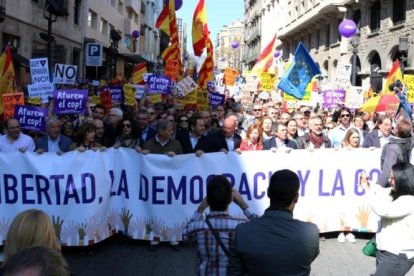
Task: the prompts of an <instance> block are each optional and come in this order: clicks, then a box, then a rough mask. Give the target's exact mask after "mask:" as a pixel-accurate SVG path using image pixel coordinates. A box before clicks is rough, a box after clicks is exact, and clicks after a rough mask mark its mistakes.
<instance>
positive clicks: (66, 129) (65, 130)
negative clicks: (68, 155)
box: [60, 120, 76, 141]
mask: <svg viewBox="0 0 414 276" xmlns="http://www.w3.org/2000/svg"><path fill="white" fill-rule="evenodd" d="M60 121H61V122H62V120H60ZM60 133H61V134H63V135H65V136H66V137H69V138H70V139H71V140H72V141H73V140H74V139H75V136H76V130H75V127H74V125H73V123H72V121H70V120H68V121H65V122H64V123H62V128H61V130H60Z"/></svg>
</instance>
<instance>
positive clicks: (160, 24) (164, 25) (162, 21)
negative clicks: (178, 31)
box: [155, 5, 170, 36]
mask: <svg viewBox="0 0 414 276" xmlns="http://www.w3.org/2000/svg"><path fill="white" fill-rule="evenodd" d="M155 27H157V28H158V29H160V30H161V31H163V32H164V33H166V34H167V35H168V36H170V7H169V5H165V6H164V8H163V9H162V11H161V13H160V15H159V16H158V18H157V22H155Z"/></svg>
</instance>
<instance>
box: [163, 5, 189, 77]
mask: <svg viewBox="0 0 414 276" xmlns="http://www.w3.org/2000/svg"><path fill="white" fill-rule="evenodd" d="M168 7H169V13H168V14H169V28H170V43H171V44H170V46H168V47H167V48H166V49H165V50H164V52H163V53H162V55H161V57H162V59H163V60H164V61H165V62H167V61H170V60H177V61H178V66H177V69H178V73H177V80H178V81H179V80H181V79H182V78H183V76H184V69H183V65H182V62H181V51H180V44H179V40H178V30H177V20H176V16H175V0H169V5H168Z"/></svg>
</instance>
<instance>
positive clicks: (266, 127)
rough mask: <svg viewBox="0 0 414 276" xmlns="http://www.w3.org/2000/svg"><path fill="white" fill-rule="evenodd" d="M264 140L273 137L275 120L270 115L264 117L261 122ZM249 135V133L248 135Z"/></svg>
mask: <svg viewBox="0 0 414 276" xmlns="http://www.w3.org/2000/svg"><path fill="white" fill-rule="evenodd" d="M261 128H262V140H263V141H264V140H269V139H270V138H272V137H273V133H272V130H273V120H272V118H270V117H264V118H263V120H262V123H261ZM246 136H247V135H246Z"/></svg>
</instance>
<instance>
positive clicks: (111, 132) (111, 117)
mask: <svg viewBox="0 0 414 276" xmlns="http://www.w3.org/2000/svg"><path fill="white" fill-rule="evenodd" d="M123 116H124V112H123V111H122V110H121V109H120V108H117V107H114V108H111V109H110V110H109V113H108V115H107V127H106V128H105V135H106V136H107V137H108V138H109V140H110V141H111V144H112V145H113V144H114V141H115V138H116V137H117V135H118V134H117V129H118V125H119V123H120V122H121V120H122V118H123Z"/></svg>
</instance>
